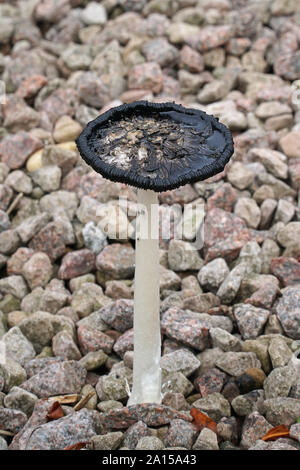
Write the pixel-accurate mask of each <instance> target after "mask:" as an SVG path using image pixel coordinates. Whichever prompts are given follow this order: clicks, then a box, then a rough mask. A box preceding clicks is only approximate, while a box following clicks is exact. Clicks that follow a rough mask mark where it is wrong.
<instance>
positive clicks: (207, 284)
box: [198, 258, 229, 292]
mask: <svg viewBox="0 0 300 470" xmlns="http://www.w3.org/2000/svg"><path fill="white" fill-rule="evenodd" d="M228 274H229V269H228V266H227V263H226V261H225V260H224V259H223V258H216V259H214V260H213V261H210V262H209V263H207V264H206V265H204V266H203V267H202V268H201V269H200V271H199V273H198V280H199V283H200V285H201V286H202V287H204V288H205V289H209V290H211V291H213V292H215V291H216V290H217V289H218V287H219V286H220V284H222V282H223V281H224V279H225V278H226V276H227V275H228Z"/></svg>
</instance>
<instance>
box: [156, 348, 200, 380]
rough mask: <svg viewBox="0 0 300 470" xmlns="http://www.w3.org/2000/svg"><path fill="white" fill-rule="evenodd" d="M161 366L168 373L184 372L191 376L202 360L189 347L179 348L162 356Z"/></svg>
mask: <svg viewBox="0 0 300 470" xmlns="http://www.w3.org/2000/svg"><path fill="white" fill-rule="evenodd" d="M160 366H161V368H162V369H163V370H164V371H166V372H167V373H172V372H182V373H183V375H185V376H186V377H189V376H190V375H191V374H192V373H193V372H195V371H196V370H197V369H198V367H199V366H200V361H199V360H198V359H197V358H196V357H195V356H194V354H192V353H191V352H190V351H188V350H187V349H178V350H177V351H174V352H170V353H168V354H165V355H163V356H162V358H161V360H160Z"/></svg>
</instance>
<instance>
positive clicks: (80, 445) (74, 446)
mask: <svg viewBox="0 0 300 470" xmlns="http://www.w3.org/2000/svg"><path fill="white" fill-rule="evenodd" d="M86 445H87V442H76V444H72V445H71V446H68V447H65V448H64V450H80V449H83V448H84V447H86Z"/></svg>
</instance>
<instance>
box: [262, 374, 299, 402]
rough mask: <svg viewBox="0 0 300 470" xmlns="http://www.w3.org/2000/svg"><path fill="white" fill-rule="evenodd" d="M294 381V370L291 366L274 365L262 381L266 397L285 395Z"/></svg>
mask: <svg viewBox="0 0 300 470" xmlns="http://www.w3.org/2000/svg"><path fill="white" fill-rule="evenodd" d="M294 382H295V371H294V369H293V368H292V367H289V366H285V367H276V369H274V370H272V372H271V373H270V374H269V375H268V377H267V378H266V380H265V382H264V390H265V395H266V398H267V399H268V398H276V397H287V396H288V395H289V392H290V389H291V387H292V385H294Z"/></svg>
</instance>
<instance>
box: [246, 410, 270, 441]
mask: <svg viewBox="0 0 300 470" xmlns="http://www.w3.org/2000/svg"><path fill="white" fill-rule="evenodd" d="M270 429H272V426H271V425H270V423H268V421H267V420H266V419H265V418H264V417H263V416H261V415H260V414H259V413H258V412H257V411H254V412H253V413H251V414H250V415H249V416H247V417H246V419H245V421H244V424H243V429H242V438H241V447H242V448H243V449H249V448H250V447H251V446H253V445H254V444H255V442H256V441H257V440H258V439H261V438H262V437H263V436H264V435H265V434H266V433H267V432H268V431H270Z"/></svg>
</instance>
